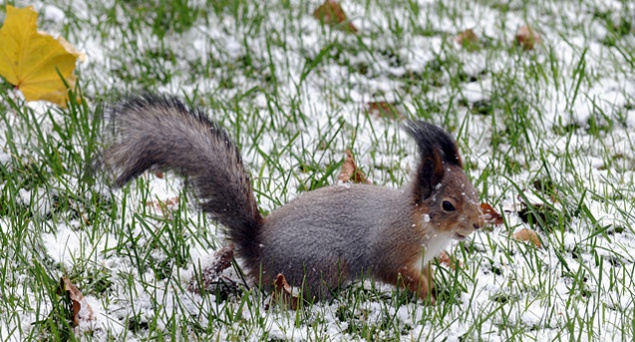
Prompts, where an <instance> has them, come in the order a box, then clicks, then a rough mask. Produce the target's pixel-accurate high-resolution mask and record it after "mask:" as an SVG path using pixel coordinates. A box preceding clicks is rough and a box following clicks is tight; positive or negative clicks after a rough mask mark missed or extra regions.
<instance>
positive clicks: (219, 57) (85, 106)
mask: <svg viewBox="0 0 635 342" xmlns="http://www.w3.org/2000/svg"><path fill="white" fill-rule="evenodd" d="M321 4H322V2H320V1H305V0H300V1H296V0H290V1H289V0H288V1H281V2H277V1H239V0H220V1H213V0H207V1H205V0H191V1H188V0H179V1H162V0H161V1H160V0H155V1H122V0H107V1H88V0H49V1H32V2H25V1H16V2H15V5H16V6H17V7H23V6H26V5H34V6H35V8H36V9H37V10H38V11H39V12H40V21H39V25H40V29H42V30H45V31H48V32H51V33H53V34H61V35H62V36H64V37H65V38H66V39H67V40H68V41H69V42H70V43H71V44H73V45H74V46H75V47H77V49H78V50H80V51H82V52H84V53H85V54H86V55H87V60H86V62H84V63H80V64H79V65H78V74H79V81H78V84H79V85H80V87H81V90H82V92H83V95H84V101H83V102H82V105H81V106H79V107H74V108H71V109H67V110H61V109H59V108H57V107H55V106H53V105H49V104H46V103H28V104H27V103H25V102H24V101H23V100H22V98H21V95H20V93H19V92H15V91H13V90H12V86H11V85H9V84H7V83H6V82H5V81H4V80H2V81H0V89H1V91H0V118H1V119H2V120H0V131H2V132H3V134H0V188H1V189H2V190H1V192H0V240H1V241H2V249H0V340H2V341H7V340H43V339H44V340H48V339H53V340H61V339H67V338H68V337H69V336H71V335H74V336H75V337H77V338H81V339H83V340H111V339H116V340H144V339H147V338H155V339H176V340H219V341H223V340H250V341H251V340H269V341H279V340H298V341H303V340H310V341H315V340H329V341H330V340H342V341H348V340H372V341H376V340H404V341H409V340H423V341H433V340H434V341H442V340H446V341H472V340H475V341H481V340H483V341H514V340H540V341H552V340H561V341H611V340H614V341H632V340H633V339H634V338H635V331H634V329H635V323H634V322H635V303H634V299H635V296H634V288H633V279H634V278H633V277H634V273H635V230H634V227H633V226H634V224H635V211H634V208H633V203H634V195H635V185H634V184H633V178H634V177H633V176H634V171H635V152H634V151H635V148H634V145H635V141H634V139H635V134H633V133H635V2H632V1H611V0H606V1H605V0H581V1H580V0H540V1H514V0H512V1H501V0H477V1H467V0H438V1H434V0H408V1H406V0H399V1H388V0H380V1H357V0H347V1H342V2H341V5H342V7H343V9H344V11H345V12H346V14H347V16H348V18H349V19H350V20H351V22H352V24H353V25H354V26H355V27H356V28H357V30H358V33H357V34H353V33H348V32H345V31H344V30H338V29H334V28H331V27H329V26H324V25H322V24H321V23H320V21H318V20H316V19H315V18H314V17H313V16H312V13H313V11H314V10H315V9H316V8H317V7H318V6H320V5H321ZM3 12H4V11H3V10H0V20H3V16H4V15H3ZM523 25H529V26H531V27H532V28H533V29H535V30H536V32H537V33H538V34H539V35H540V38H541V41H542V42H541V44H538V45H537V46H536V47H535V49H533V50H525V49H523V48H522V47H519V46H517V45H516V44H515V43H514V42H515V40H516V32H517V31H518V29H519V28H520V27H521V26H523ZM466 29H472V30H473V32H474V33H475V34H476V36H477V37H478V38H479V43H478V44H477V45H478V46H477V47H476V49H468V48H465V47H462V46H461V45H459V44H458V43H457V42H456V41H455V37H456V36H457V35H458V34H459V33H461V32H462V31H464V30H466ZM0 49H2V47H0ZM144 90H149V91H152V92H158V93H169V94H175V95H178V96H180V97H182V98H184V99H185V100H186V101H187V102H188V103H189V104H191V105H194V106H199V107H201V108H203V109H204V110H205V111H206V112H207V113H209V116H210V117H211V118H213V119H214V120H216V121H218V122H219V123H220V124H221V125H222V126H224V127H226V128H227V130H228V131H229V133H230V134H231V135H232V136H233V137H234V138H235V139H236V141H237V142H238V145H239V146H240V147H241V150H242V153H243V156H244V160H245V163H246V165H247V167H248V169H249V170H250V172H251V174H252V176H253V177H252V178H253V182H254V188H255V190H256V192H257V199H258V202H259V205H260V208H261V210H262V211H264V212H265V213H267V212H270V211H271V210H273V209H275V208H276V207H278V206H280V205H281V204H282V203H285V202H287V201H288V200H290V199H293V198H294V197H295V196H297V194H299V193H301V192H303V191H307V190H309V189H313V188H317V187H320V186H324V185H328V184H333V183H335V182H336V180H337V175H338V173H339V169H340V166H341V164H340V163H341V162H342V160H343V157H344V151H345V150H346V149H347V148H348V149H351V150H352V151H353V153H354V154H355V156H356V161H357V164H358V166H359V167H360V168H361V169H362V170H363V171H364V172H365V173H366V174H367V176H368V178H369V179H370V180H372V181H373V182H374V183H376V184H382V185H385V186H389V187H399V186H400V185H401V184H403V183H404V182H405V181H406V180H408V179H409V176H410V173H411V172H412V170H413V168H414V167H415V166H416V163H417V160H416V153H415V151H416V150H415V146H414V144H413V142H412V141H410V140H409V139H408V138H407V136H406V134H404V132H403V131H401V130H400V124H399V121H400V119H394V118H392V117H386V116H381V115H377V114H376V113H374V112H373V111H370V112H369V111H368V110H367V108H369V107H372V106H374V107H383V106H386V105H390V106H394V108H396V110H397V111H398V112H399V116H400V117H401V118H423V119H426V120H429V121H432V122H434V123H436V124H439V125H441V126H443V127H444V128H446V129H447V130H449V131H450V132H452V134H453V135H454V136H456V137H457V141H458V144H459V149H460V150H461V152H462V155H463V158H464V162H465V164H466V167H467V170H466V172H467V173H468V174H469V176H470V178H471V179H472V180H473V183H474V184H475V186H476V188H477V189H478V190H479V191H480V193H481V200H482V202H486V203H489V204H491V205H492V206H493V207H494V208H495V209H496V210H498V211H499V212H501V214H503V216H504V219H505V223H504V224H501V225H495V226H489V227H488V229H486V230H487V231H483V232H479V233H476V234H473V235H472V236H471V237H470V238H469V239H468V240H466V241H464V242H461V243H455V244H454V245H453V246H452V248H451V249H450V250H449V253H450V254H451V255H452V256H453V257H454V258H456V259H457V260H458V262H459V263H460V266H459V267H457V268H456V269H453V268H451V267H448V266H446V265H437V267H436V283H437V287H438V293H437V304H436V305H435V306H428V305H424V304H423V303H422V302H421V301H417V300H415V299H413V298H410V297H408V296H407V295H405V294H404V293H402V292H401V291H396V289H395V288H394V287H391V286H388V285H384V284H380V283H373V282H371V281H365V282H362V283H355V284H352V285H351V286H349V287H348V288H346V289H345V290H344V291H342V292H341V293H340V294H339V296H338V297H337V298H336V299H335V300H334V301H332V302H326V303H318V304H315V305H313V306H310V307H307V308H304V309H302V310H298V311H285V310H282V309H280V308H273V309H270V310H265V304H267V303H268V301H269V299H268V297H263V296H260V294H259V292H258V291H257V290H255V289H254V290H253V291H251V292H248V291H243V292H240V293H238V294H237V295H233V296H230V297H229V298H228V299H226V298H221V296H216V295H214V294H204V295H199V294H196V293H193V292H192V291H189V290H188V286H189V285H190V282H192V281H193V279H195V278H196V277H197V274H198V273H199V272H200V270H201V269H202V268H204V267H205V266H206V265H209V264H210V263H211V262H212V261H213V260H212V259H213V255H214V251H215V250H217V249H219V248H220V247H221V246H223V244H224V242H223V237H222V231H221V229H220V227H218V226H216V225H215V224H214V223H213V222H211V221H210V220H209V219H208V218H206V217H205V216H204V215H202V214H201V213H199V211H198V210H197V208H196V204H195V201H194V200H193V198H192V197H191V196H189V195H188V194H189V193H190V191H189V190H188V189H183V182H182V180H181V179H180V178H178V177H177V176H176V175H174V174H171V173H166V174H165V175H164V177H162V178H160V177H157V176H156V175H155V174H153V173H149V174H147V175H144V176H143V177H141V178H140V179H139V180H138V181H136V182H133V184H132V185H131V186H128V187H124V188H123V189H120V190H111V189H110V188H109V186H108V184H109V183H108V179H107V178H106V177H103V176H104V175H103V174H102V173H101V172H99V171H98V170H95V169H94V168H93V167H92V165H93V163H92V161H93V160H94V158H95V157H96V156H97V154H98V147H99V146H98V141H99V139H98V137H97V134H96V133H97V132H98V129H99V121H98V120H96V119H97V118H100V117H101V114H102V106H101V104H102V103H104V102H106V103H108V102H112V101H115V100H116V99H118V98H120V96H121V95H122V94H130V93H138V92H142V91H144ZM525 228H527V229H531V230H532V231H534V232H536V233H537V234H538V237H539V238H540V240H541V247H540V248H536V247H535V246H534V245H533V244H531V243H528V242H523V241H516V240H515V239H514V238H513V235H514V233H515V232H517V231H519V230H521V229H525ZM238 271H239V268H238V267H236V268H231V269H229V270H227V271H226V273H225V274H224V276H226V277H228V278H229V279H232V280H234V281H236V282H238V283H240V284H242V283H243V280H242V277H241V275H240V273H239V272H238ZM62 277H68V278H69V279H70V280H71V282H72V283H74V284H75V285H76V286H77V287H78V288H79V290H80V291H82V293H83V294H84V296H85V298H86V303H88V305H89V306H90V308H91V309H92V313H93V315H92V316H93V319H92V320H81V321H80V325H79V327H76V328H74V327H72V324H71V323H72V321H71V320H70V319H71V317H72V308H71V307H69V305H70V304H69V300H68V298H67V297H66V295H65V294H63V293H58V288H59V282H60V279H61V278H62Z"/></svg>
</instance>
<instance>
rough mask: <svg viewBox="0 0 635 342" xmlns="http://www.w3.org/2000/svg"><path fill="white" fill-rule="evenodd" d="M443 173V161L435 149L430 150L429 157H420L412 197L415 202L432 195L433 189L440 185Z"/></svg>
mask: <svg viewBox="0 0 635 342" xmlns="http://www.w3.org/2000/svg"><path fill="white" fill-rule="evenodd" d="M444 173H445V169H444V167H443V160H442V159H441V155H440V153H439V151H438V150H437V149H432V150H431V151H430V153H429V155H426V156H422V159H421V164H419V168H418V169H417V174H416V183H415V186H414V192H415V194H414V195H415V199H416V201H417V202H419V201H421V200H424V199H427V198H428V197H430V196H431V195H432V192H433V191H434V188H435V187H436V186H437V185H438V184H439V183H441V180H442V179H443V175H444Z"/></svg>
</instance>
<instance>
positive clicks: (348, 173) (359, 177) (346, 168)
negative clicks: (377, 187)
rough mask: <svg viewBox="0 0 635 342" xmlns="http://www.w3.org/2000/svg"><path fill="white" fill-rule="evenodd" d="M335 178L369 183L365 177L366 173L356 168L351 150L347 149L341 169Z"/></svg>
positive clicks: (343, 180)
mask: <svg viewBox="0 0 635 342" xmlns="http://www.w3.org/2000/svg"><path fill="white" fill-rule="evenodd" d="M337 179H338V180H339V181H342V182H348V181H351V182H353V183H363V184H371V183H370V181H368V179H366V175H364V173H363V172H362V171H360V170H359V169H358V168H357V165H356V164H355V159H353V152H351V150H349V149H347V150H346V157H345V159H344V164H342V171H340V175H339V176H338V177H337Z"/></svg>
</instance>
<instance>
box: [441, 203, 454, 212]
mask: <svg viewBox="0 0 635 342" xmlns="http://www.w3.org/2000/svg"><path fill="white" fill-rule="evenodd" d="M441 206H442V207H443V210H445V211H455V210H456V208H455V207H454V205H452V203H450V201H443V203H441Z"/></svg>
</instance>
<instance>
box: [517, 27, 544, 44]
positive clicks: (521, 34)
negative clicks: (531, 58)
mask: <svg viewBox="0 0 635 342" xmlns="http://www.w3.org/2000/svg"><path fill="white" fill-rule="evenodd" d="M516 43H518V45H520V46H522V47H523V48H524V49H525V50H533V49H534V48H535V47H536V46H537V45H540V44H542V38H541V37H540V35H539V34H538V32H536V31H535V30H534V29H532V28H531V26H529V25H523V26H521V27H520V28H519V29H518V31H517V32H516Z"/></svg>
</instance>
